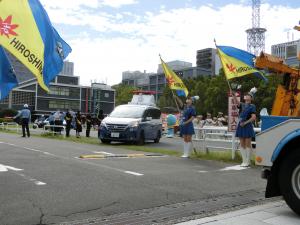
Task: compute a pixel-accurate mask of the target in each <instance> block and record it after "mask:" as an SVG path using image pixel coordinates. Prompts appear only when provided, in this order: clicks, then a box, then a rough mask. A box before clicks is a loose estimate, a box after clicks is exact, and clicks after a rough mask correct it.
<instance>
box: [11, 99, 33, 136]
mask: <svg viewBox="0 0 300 225" xmlns="http://www.w3.org/2000/svg"><path fill="white" fill-rule="evenodd" d="M18 117H19V118H20V119H21V124H22V133H23V136H22V137H26V134H25V129H26V133H27V137H30V131H29V123H30V121H31V112H30V110H29V109H28V105H27V104H25V105H24V107H23V109H22V110H21V111H19V113H18V115H16V116H15V117H14V119H16V118H18Z"/></svg>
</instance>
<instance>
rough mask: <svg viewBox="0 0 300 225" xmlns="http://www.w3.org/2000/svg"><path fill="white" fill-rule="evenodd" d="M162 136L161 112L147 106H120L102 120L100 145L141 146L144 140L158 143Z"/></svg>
mask: <svg viewBox="0 0 300 225" xmlns="http://www.w3.org/2000/svg"><path fill="white" fill-rule="evenodd" d="M161 134H162V121H161V111H160V110H159V109H158V108H157V107H155V106H149V105H134V104H128V105H120V106H118V107H116V108H115V109H114V110H113V112H112V113H111V114H110V115H108V116H107V117H106V118H104V119H103V120H102V123H101V125H100V136H99V138H100V140H101V142H102V143H110V142H112V141H117V142H135V143H137V144H139V145H143V144H144V142H145V140H154V142H155V143H158V142H159V140H160V138H161Z"/></svg>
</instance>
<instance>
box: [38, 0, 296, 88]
mask: <svg viewBox="0 0 300 225" xmlns="http://www.w3.org/2000/svg"><path fill="white" fill-rule="evenodd" d="M41 2H42V3H43V5H44V6H45V8H46V10H47V12H48V14H49V16H50V19H51V21H52V23H53V25H54V26H55V27H56V28H57V30H58V31H59V33H60V34H61V36H62V37H63V38H64V39H65V40H66V41H67V42H68V43H69V44H70V45H71V47H72V49H73V52H72V53H71V54H70V56H69V57H68V60H70V61H73V62H74V63H75V75H77V76H80V80H81V84H84V85H89V84H90V81H91V80H93V81H94V80H96V81H98V82H105V81H107V83H108V84H110V85H112V84H117V83H119V82H121V80H122V72H123V71H127V70H130V71H135V70H140V71H144V70H146V71H147V72H156V70H157V65H158V64H159V63H160V62H159V56H158V55H159V53H160V54H161V55H162V58H163V59H164V60H165V61H172V60H183V61H188V62H191V63H193V65H195V64H196V51H197V50H198V49H202V48H207V47H214V42H213V40H214V38H215V39H216V40H217V43H218V44H219V45H229V46H234V47H238V48H242V49H244V50H246V47H247V45H246V44H247V35H246V33H245V30H246V29H247V28H251V26H252V24H251V13H252V11H251V2H252V1H251V0H231V1H229V0H41ZM299 20H300V1H299V0H285V1H282V0H262V6H261V27H263V28H267V30H268V31H267V33H266V51H267V52H270V49H271V48H270V46H271V45H272V44H277V43H281V42H286V41H287V40H288V34H287V33H288V32H289V33H290V35H289V36H290V40H292V37H293V36H294V39H295V40H296V39H299V38H300V32H297V31H293V30H292V28H293V27H294V26H295V25H297V24H298V22H299ZM292 33H293V34H294V35H292Z"/></svg>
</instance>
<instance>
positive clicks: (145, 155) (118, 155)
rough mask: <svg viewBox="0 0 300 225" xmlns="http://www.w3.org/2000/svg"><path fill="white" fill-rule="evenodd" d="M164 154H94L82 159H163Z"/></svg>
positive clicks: (82, 156) (81, 157)
mask: <svg viewBox="0 0 300 225" xmlns="http://www.w3.org/2000/svg"><path fill="white" fill-rule="evenodd" d="M163 156H164V155H162V154H111V155H107V154H94V155H81V156H79V158H80V159H107V158H146V157H163Z"/></svg>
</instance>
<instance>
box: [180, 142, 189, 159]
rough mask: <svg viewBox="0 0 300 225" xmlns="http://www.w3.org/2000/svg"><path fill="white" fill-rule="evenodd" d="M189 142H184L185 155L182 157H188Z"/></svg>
mask: <svg viewBox="0 0 300 225" xmlns="http://www.w3.org/2000/svg"><path fill="white" fill-rule="evenodd" d="M187 144H188V143H186V142H183V155H182V156H181V157H182V158H187V157H188V149H187V147H188V146H187Z"/></svg>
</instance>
